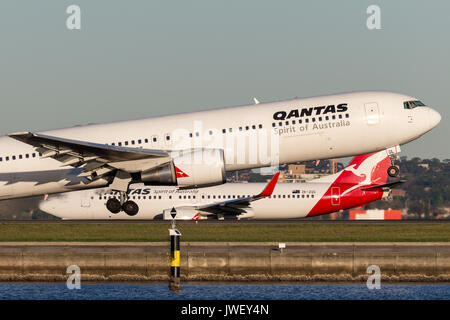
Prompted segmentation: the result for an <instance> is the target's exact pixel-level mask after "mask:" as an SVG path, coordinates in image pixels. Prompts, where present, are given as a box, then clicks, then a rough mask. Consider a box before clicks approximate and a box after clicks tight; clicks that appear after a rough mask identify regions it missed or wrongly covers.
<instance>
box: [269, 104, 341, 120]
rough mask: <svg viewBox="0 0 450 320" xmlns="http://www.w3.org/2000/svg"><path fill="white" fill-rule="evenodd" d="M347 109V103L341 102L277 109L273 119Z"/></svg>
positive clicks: (316, 114) (307, 115)
mask: <svg viewBox="0 0 450 320" xmlns="http://www.w3.org/2000/svg"><path fill="white" fill-rule="evenodd" d="M345 111H347V104H346V103H341V104H338V105H337V106H335V105H334V104H332V105H329V106H319V107H310V108H302V109H292V110H291V111H289V112H287V111H277V112H275V113H274V114H273V118H274V119H275V120H285V119H290V118H301V117H309V116H318V115H322V114H329V113H336V112H345Z"/></svg>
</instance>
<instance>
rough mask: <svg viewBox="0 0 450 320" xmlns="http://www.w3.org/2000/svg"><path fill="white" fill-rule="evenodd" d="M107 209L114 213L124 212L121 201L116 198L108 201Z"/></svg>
mask: <svg viewBox="0 0 450 320" xmlns="http://www.w3.org/2000/svg"><path fill="white" fill-rule="evenodd" d="M106 208H107V209H108V210H109V211H110V212H112V213H119V212H120V210H122V206H121V205H120V201H119V200H117V199H116V198H111V199H108V201H106Z"/></svg>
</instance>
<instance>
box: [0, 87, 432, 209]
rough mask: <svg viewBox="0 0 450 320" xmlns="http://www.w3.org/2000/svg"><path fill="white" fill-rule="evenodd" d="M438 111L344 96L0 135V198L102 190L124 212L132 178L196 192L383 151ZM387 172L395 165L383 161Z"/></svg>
mask: <svg viewBox="0 0 450 320" xmlns="http://www.w3.org/2000/svg"><path fill="white" fill-rule="evenodd" d="M440 119H441V116H440V115H439V113H438V112H436V111H435V110H433V109H432V108H430V107H427V106H425V105H424V104H423V103H422V102H420V101H419V100H418V99H416V98H414V97H410V96H407V95H402V94H396V93H390V92H376V91H365V92H353V93H343V94H334V95H327V96H320V97H313V98H304V99H294V100H286V101H279V102H271V103H257V104H255V105H248V106H240V107H232V108H222V109H214V110H209V111H201V112H192V113H185V114H178V115H171V116H163V117H154V118H147V119H141V120H133V121H122V122H114V123H106V124H94V125H86V126H77V127H73V128H67V129H59V130H52V131H46V132H41V133H31V132H20V133H13V134H9V135H7V136H5V137H0V200H1V199H11V198H19V197H26V196H32V195H40V194H51V193H58V192H67V191H73V190H79V189H88V188H100V187H109V188H110V189H112V190H116V191H119V192H121V195H122V196H121V197H120V199H116V198H113V199H110V200H108V201H107V204H106V205H107V208H108V209H109V210H110V211H111V212H117V211H120V210H123V211H125V212H126V213H129V214H133V213H134V212H137V211H138V210H139V209H138V206H137V204H136V203H135V202H134V201H132V200H130V199H128V197H127V191H128V190H129V186H130V184H132V183H144V184H146V185H172V186H177V187H179V188H196V187H206V186H213V185H219V184H222V183H224V182H225V172H226V171H234V170H241V169H248V168H259V167H265V166H271V165H278V164H287V163H293V162H299V161H306V160H315V159H329V158H337V157H346V156H352V155H358V154H364V153H369V152H376V151H380V150H388V151H389V152H390V155H391V159H394V156H395V153H396V152H398V151H399V145H401V144H405V143H408V142H410V141H412V140H414V139H417V138H418V137H420V136H421V135H423V134H424V133H426V132H428V131H430V130H431V129H433V128H434V127H435V126H436V125H437V124H438V123H439V122H440ZM390 171H391V175H396V173H397V171H398V170H397V167H395V166H391V167H390Z"/></svg>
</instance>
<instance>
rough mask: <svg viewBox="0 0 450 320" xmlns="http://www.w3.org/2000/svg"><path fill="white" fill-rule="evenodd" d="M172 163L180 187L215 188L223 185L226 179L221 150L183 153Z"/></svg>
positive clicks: (195, 150) (198, 150) (196, 150)
mask: <svg viewBox="0 0 450 320" xmlns="http://www.w3.org/2000/svg"><path fill="white" fill-rule="evenodd" d="M173 163H174V166H175V170H176V177H177V185H178V186H180V187H185V188H191V187H207V186H215V185H219V184H223V183H225V182H226V179H227V176H226V172H225V161H224V154H223V150H222V149H193V150H187V151H183V152H182V154H180V156H179V157H176V158H175V159H174V160H173Z"/></svg>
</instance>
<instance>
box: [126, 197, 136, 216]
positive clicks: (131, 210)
mask: <svg viewBox="0 0 450 320" xmlns="http://www.w3.org/2000/svg"><path fill="white" fill-rule="evenodd" d="M122 209H123V211H125V213H126V214H127V215H129V216H135V215H136V214H137V213H138V212H139V206H138V205H137V204H136V202H134V201H130V200H128V201H125V203H124V204H123V205H122Z"/></svg>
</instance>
